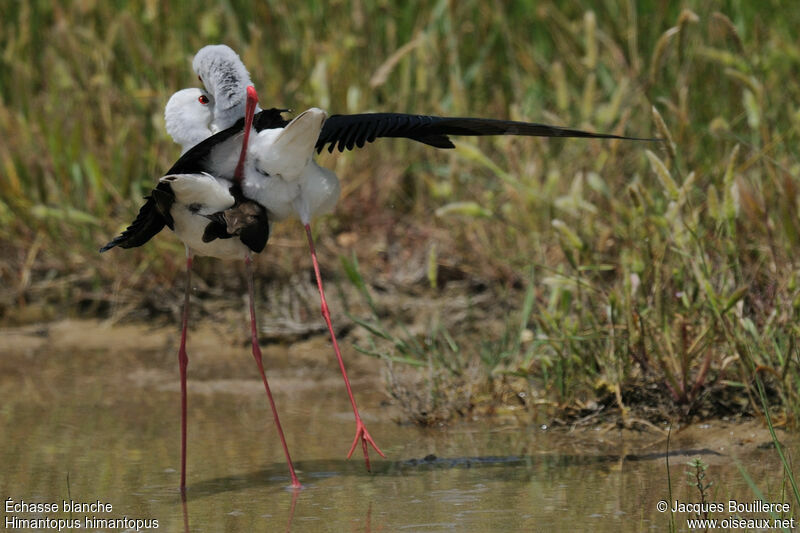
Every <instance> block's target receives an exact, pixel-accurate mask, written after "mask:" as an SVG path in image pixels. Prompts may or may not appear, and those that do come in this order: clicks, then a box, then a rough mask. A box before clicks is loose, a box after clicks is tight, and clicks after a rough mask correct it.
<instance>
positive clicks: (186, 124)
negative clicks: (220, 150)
mask: <svg viewBox="0 0 800 533" xmlns="http://www.w3.org/2000/svg"><path fill="white" fill-rule="evenodd" d="M213 119H214V101H213V98H212V97H211V96H209V95H208V93H206V92H205V91H203V90H201V89H196V88H192V89H182V90H180V91H178V92H176V93H175V94H173V95H172V96H171V97H170V99H169V101H168V102H167V106H166V107H165V108H164V121H165V123H166V126H167V133H169V135H170V137H172V140H173V141H175V142H176V143H178V144H180V145H181V146H182V147H183V152H184V153H185V152H186V151H188V150H189V149H190V148H191V147H193V146H194V145H196V144H197V143H199V142H200V141H202V140H204V139H205V138H206V137H209V136H210V135H211V133H212V132H211V122H212V121H213Z"/></svg>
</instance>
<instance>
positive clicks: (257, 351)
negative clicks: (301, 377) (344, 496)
mask: <svg viewBox="0 0 800 533" xmlns="http://www.w3.org/2000/svg"><path fill="white" fill-rule="evenodd" d="M244 262H245V265H246V266H247V292H248V294H249V296H250V335H251V337H252V340H253V358H254V359H255V360H256V365H258V371H259V372H260V373H261V380H262V381H263V382H264V389H266V391H267V398H269V406H270V407H271V408H272V417H273V418H274V419H275V427H276V428H277V429H278V436H279V437H280V439H281V445H282V446H283V453H285V454H286V463H287V464H288V465H289V475H290V476H291V477H292V487H294V488H296V489H297V488H300V487H301V486H302V485H300V482H299V481H298V480H297V476H296V475H295V473H294V466H292V458H291V457H290V456H289V447H288V446H287V445H286V438H285V437H284V436H283V428H281V421H280V419H279V418H278V409H277V407H275V401H274V400H273V399H272V392H271V391H270V389H269V383H267V375H266V374H265V373H264V362H263V361H262V356H261V348H259V346H258V329H257V328H256V308H255V303H254V300H255V289H254V282H253V261H252V259H250V254H248V255H246V256H245V258H244Z"/></svg>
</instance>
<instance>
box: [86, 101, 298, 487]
mask: <svg viewBox="0 0 800 533" xmlns="http://www.w3.org/2000/svg"><path fill="white" fill-rule="evenodd" d="M245 100H246V106H245V118H244V133H243V135H241V138H240V136H238V135H235V134H236V132H233V133H232V134H231V136H230V137H229V138H228V139H226V140H227V141H229V142H228V143H226V144H227V145H225V144H222V143H216V144H215V146H216V147H217V149H221V148H227V149H228V150H229V151H231V153H232V154H233V153H235V150H233V149H234V148H235V146H236V143H239V142H240V143H241V147H240V149H239V152H240V154H239V157H238V159H237V160H236V164H235V166H231V165H230V163H231V162H232V161H233V160H232V159H231V157H230V155H231V154H228V157H227V158H226V159H227V162H228V163H229V167H230V168H229V169H228V170H227V171H220V172H219V173H218V174H217V175H211V174H209V173H207V172H204V171H202V170H194V171H189V172H180V168H181V167H180V166H177V165H176V166H173V168H172V169H171V170H170V172H168V173H167V175H165V176H164V177H162V178H161V179H160V180H159V183H158V185H157V186H156V188H155V189H153V191H152V193H151V195H150V196H149V197H148V198H147V202H146V203H145V205H144V206H143V207H142V208H141V210H140V212H139V216H137V218H136V220H135V221H134V223H133V224H132V225H131V226H130V227H129V228H128V229H127V230H126V231H125V232H124V233H123V234H122V235H120V236H119V237H117V238H116V239H114V240H112V241H111V242H109V243H108V244H107V245H105V246H104V247H103V248H101V249H100V251H101V252H104V251H106V250H109V249H111V248H113V247H115V246H120V247H122V248H130V247H133V246H139V245H140V244H143V242H146V241H147V240H149V237H146V235H148V234H150V233H151V232H152V231H155V232H156V233H157V232H158V231H160V230H161V229H162V228H163V227H164V225H167V226H169V228H170V229H172V230H173V231H174V232H175V233H176V235H178V237H179V238H180V239H181V240H182V241H183V242H184V245H185V246H186V271H187V275H186V290H185V294H184V307H183V316H182V320H181V343H180V348H179V350H178V362H179V367H180V374H181V484H180V486H181V489H182V490H183V489H184V488H185V486H186V443H187V437H186V408H187V398H186V369H187V366H188V356H187V353H186V334H187V325H188V316H189V301H190V292H191V270H192V259H193V256H194V255H207V256H211V257H217V258H221V259H234V258H238V259H241V258H244V260H245V264H246V269H247V288H248V296H249V306H250V333H251V340H252V350H253V358H254V359H255V361H256V365H257V366H258V370H259V373H260V374H261V378H262V381H263V383H264V388H265V390H266V393H267V397H268V399H269V403H270V407H271V409H272V413H273V418H274V420H275V426H276V428H277V430H278V435H279V437H280V440H281V445H282V446H283V450H284V453H285V455H286V462H287V464H288V467H289V474H290V476H291V480H292V486H293V487H295V488H296V487H300V482H299V481H298V479H297V475H296V474H295V472H294V466H293V465H292V459H291V456H290V454H289V449H288V446H287V444H286V439H285V437H284V435H283V430H282V428H281V423H280V419H279V417H278V411H277V408H276V407H275V402H274V400H273V398H272V392H271V391H270V388H269V383H268V381H267V377H266V374H265V372H264V365H263V361H262V354H261V349H260V347H259V345H258V331H257V327H256V316H255V304H254V288H253V285H254V282H253V269H252V259H251V253H252V252H254V253H260V252H261V251H262V250H263V249H264V247H265V246H266V244H267V239H268V237H269V218H268V215H267V210H266V209H265V208H264V206H263V205H260V204H259V203H258V202H257V201H254V200H252V199H249V198H246V197H245V196H244V195H243V194H242V184H243V169H244V162H245V159H246V154H247V148H248V144H249V137H250V131H251V129H252V122H253V114H254V111H255V108H256V104H257V102H258V97H257V95H256V92H255V89H254V88H253V87H248V88H247V92H246V98H245ZM209 103H210V100H209V98H208V96H207V95H206V94H205V93H203V92H202V91H200V90H198V89H186V90H183V91H179V92H178V93H176V94H175V95H173V97H172V98H171V99H170V101H169V102H168V105H167V109H166V111H165V117H166V121H167V125H168V126H167V131H168V132H169V133H170V135H171V136H172V137H173V139H174V140H175V141H176V142H177V143H179V144H181V145H183V148H184V152H186V151H187V148H189V147H190V146H191V145H192V144H193V143H195V142H196V141H197V140H202V137H203V135H204V134H205V133H210V118H211V116H212V115H211V113H210V112H209V109H208V105H209ZM189 152H191V150H189ZM184 155H186V154H184ZM231 169H232V170H231ZM217 170H219V169H217ZM142 239H144V240H143V241H142ZM140 241H141V242H140Z"/></svg>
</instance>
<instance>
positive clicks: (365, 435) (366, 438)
mask: <svg viewBox="0 0 800 533" xmlns="http://www.w3.org/2000/svg"><path fill="white" fill-rule="evenodd" d="M304 226H305V228H306V236H307V237H308V248H309V250H311V262H312V263H314V275H316V276H317V288H318V289H319V299H320V305H321V307H322V317H323V318H324V319H325V323H326V324H328V331H329V332H330V334H331V342H332V343H333V351H334V352H336V359H337V360H338V361H339V368H340V369H341V371H342V377H343V378H344V386H345V388H347V395H348V396H349V397H350V404H351V405H352V406H353V414H354V415H355V417H356V437H355V439H353V445H352V446H350V451H349V452H348V453H347V458H348V459H350V457H352V456H353V452H354V451H355V449H356V445H357V444H358V442H359V441H361V449H362V450H363V451H364V462H365V463H366V464H367V471H368V472H369V471H371V470H370V465H369V448H368V447H367V444H369V445H370V446H372V447H373V448H375V451H376V452H378V454H380V456H381V457H386V455H384V453H383V452H382V451H381V449H380V448H378V445H377V444H375V441H374V440H372V436H371V435H370V434H369V431H367V427H366V426H365V425H364V422H362V420H361V415H359V414H358V407H357V406H356V399H355V398H353V391H352V389H351V388H350V380H349V379H348V378H347V371H346V370H345V369H344V361H343V360H342V352H341V351H339V343H338V342H336V334H334V332H333V324H332V323H331V313H330V311H329V310H328V302H327V301H325V290H324V289H323V288H322V276H321V275H320V273H319V263H317V252H316V250H315V249H314V238H313V237H312V236H311V225H310V224H304Z"/></svg>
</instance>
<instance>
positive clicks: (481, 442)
mask: <svg viewBox="0 0 800 533" xmlns="http://www.w3.org/2000/svg"><path fill="white" fill-rule="evenodd" d="M166 344H168V346H167V348H170V346H171V345H170V344H169V343H166ZM64 350H65V351H64ZM64 350H59V349H58V345H56V349H47V350H45V349H44V348H37V349H32V350H27V351H25V350H20V351H18V352H11V353H9V352H6V353H3V355H2V357H0V397H2V398H3V402H2V404H0V434H2V435H3V439H2V440H0V493H2V494H4V495H5V497H10V498H13V499H15V500H22V499H25V500H29V501H59V500H60V499H67V498H70V499H72V500H75V501H79V502H80V501H87V502H91V501H95V500H100V501H103V502H108V503H111V504H113V508H114V511H113V513H109V515H108V516H105V517H106V518H113V517H122V516H128V517H131V518H134V517H135V518H141V519H158V520H159V524H160V527H159V529H162V530H166V531H192V532H193V533H198V532H200V533H202V532H218V531H232V532H238V531H242V532H244V531H247V532H249V531H264V530H269V531H283V530H285V531H359V532H360V531H398V530H402V531H441V530H453V529H454V530H458V531H491V530H542V529H554V530H591V531H642V530H647V529H655V530H659V531H661V530H663V529H665V526H667V525H668V519H669V517H668V516H665V515H663V514H661V513H658V512H657V511H656V502H658V500H661V499H665V498H666V497H667V494H668V492H667V491H668V486H667V485H668V484H667V473H666V468H665V461H664V460H663V454H662V453H661V452H660V450H662V449H663V445H660V444H657V445H655V446H654V447H653V448H652V449H649V450H645V451H644V452H641V451H634V452H629V451H628V450H627V449H626V448H625V444H624V442H622V441H620V442H615V443H614V444H615V447H614V448H613V452H614V453H608V450H609V446H608V442H607V443H606V445H604V446H605V447H604V449H605V450H606V451H604V452H602V453H600V452H599V449H600V447H599V445H598V446H595V449H591V448H586V447H581V446H579V445H578V444H577V443H576V439H574V438H571V437H569V436H567V437H566V438H558V434H557V433H552V432H542V431H539V430H538V429H537V428H536V427H535V426H530V427H527V426H524V425H522V426H520V425H517V426H510V427H501V426H497V425H496V424H494V423H492V422H491V421H477V422H473V423H464V424H459V425H456V426H453V427H452V428H449V429H427V430H426V429H419V428H416V427H413V426H400V425H397V424H395V423H394V422H393V421H392V420H391V419H390V417H388V416H387V415H386V414H385V412H384V411H383V408H382V407H380V400H381V396H380V395H378V394H376V395H374V396H368V395H363V396H362V397H360V398H359V404H360V405H363V406H364V407H365V408H366V409H365V412H364V416H365V417H369V418H368V421H369V427H370V431H372V432H373V434H374V435H375V437H376V438H377V439H378V441H379V442H380V443H381V446H382V447H383V448H384V451H386V452H387V455H388V456H389V458H390V459H388V460H378V461H374V462H373V473H371V474H370V473H367V472H366V471H365V469H364V464H363V462H362V461H360V460H350V461H348V460H345V459H344V456H345V454H346V453H347V450H348V449H349V446H350V443H351V441H350V439H351V437H352V435H351V431H352V412H350V411H349V405H348V403H347V397H346V396H345V395H344V393H343V391H342V390H341V380H340V378H339V377H338V375H337V374H336V369H335V368H334V369H333V370H332V371H331V379H330V380H329V381H325V380H324V379H320V378H319V374H317V375H310V376H309V375H305V374H302V373H298V372H300V371H298V370H296V369H292V368H290V367H289V366H288V365H287V366H284V367H278V368H276V365H272V366H271V370H270V376H269V377H270V382H271V383H272V382H273V381H274V382H275V386H274V389H275V393H276V397H275V400H276V402H277V404H278V408H279V409H280V411H281V419H282V422H283V423H284V429H285V431H286V436H287V440H288V442H289V446H290V449H291V451H292V455H293V457H296V458H297V462H296V467H297V470H298V476H299V477H300V481H301V482H302V483H303V485H304V486H303V488H302V489H301V490H299V491H295V490H290V489H288V487H289V477H288V473H287V471H286V466H285V463H284V459H283V454H282V450H281V447H280V444H279V442H278V440H277V435H276V433H275V430H274V428H273V427H272V422H271V417H270V413H269V408H268V406H267V405H266V402H265V401H264V399H263V390H262V389H260V382H259V381H258V379H257V376H252V368H251V363H252V360H251V359H249V358H248V357H246V356H247V353H246V352H245V351H243V350H234V352H235V357H233V358H232V359H231V360H230V361H227V360H226V361H225V365H227V366H224V365H223V366H214V367H213V368H214V370H213V371H210V370H209V369H208V368H204V363H203V361H204V359H203V354H202V352H201V351H200V350H199V349H198V350H197V351H196V352H197V357H196V358H195V360H194V361H193V363H192V364H190V376H189V378H190V380H189V400H190V402H191V409H190V413H189V421H188V423H189V449H188V480H187V482H188V485H187V490H186V493H185V496H184V497H182V496H181V494H180V491H179V490H178V488H177V487H178V484H179V476H180V464H179V462H180V449H179V446H180V431H179V427H178V426H179V424H178V422H179V416H180V410H179V405H178V387H177V370H176V369H175V368H174V364H175V363H174V350H171V349H166V348H163V347H159V346H149V347H148V346H144V347H143V348H141V349H137V347H136V346H133V347H131V348H129V349H128V350H122V351H115V352H113V354H112V355H113V357H112V355H110V351H109V350H108V349H107V348H103V347H102V346H98V347H97V349H94V350H84V351H78V350H76V349H69V350H66V349H64ZM211 355H216V354H210V355H209V356H208V357H207V359H205V360H206V361H208V363H206V364H208V365H219V364H220V363H219V362H218V360H217V359H215V358H214V357H211ZM239 356H241V357H239ZM190 357H191V354H190ZM33 361H46V364H42V365H38V366H34V365H33V364H32V362H33ZM192 365H193V366H192ZM239 365H241V366H239ZM23 370H24V371H23ZM193 372H194V374H193ZM322 373H323V372H320V374H322ZM247 376H251V377H252V379H248V378H247ZM201 378H202V379H201ZM220 378H224V383H223V384H221V383H220V382H222V381H223V380H222V379H220ZM301 382H305V383H311V384H313V385H314V386H307V387H298V386H294V384H296V383H301ZM328 382H330V386H328V385H327V383H328ZM222 385H224V386H222ZM735 430H736V432H737V433H736V435H735V436H731V437H730V442H728V443H727V444H726V445H727V446H728V448H726V449H725V450H723V451H722V452H720V448H719V447H714V449H713V450H712V449H703V448H702V447H692V449H687V450H684V455H674V457H675V459H674V461H673V460H672V459H671V460H670V464H671V465H672V471H671V479H672V489H673V491H674V494H673V497H674V498H680V499H682V500H683V501H689V502H691V501H696V498H697V497H696V495H694V494H693V493H692V492H691V491H692V489H691V488H690V487H688V486H687V484H686V483H684V481H685V479H686V474H685V471H686V470H687V469H688V467H686V466H685V463H686V462H687V461H688V460H689V458H690V457H696V456H700V457H701V458H703V460H704V461H706V462H707V463H709V464H710V465H711V466H710V467H709V469H708V471H707V475H708V476H709V480H712V481H714V483H715V485H714V487H715V490H716V491H717V493H715V495H713V497H714V498H716V499H717V500H719V499H722V498H738V499H739V500H740V501H750V500H752V499H753V497H754V496H753V492H752V489H751V488H750V487H749V486H748V485H747V483H746V481H745V480H744V478H743V477H742V475H741V474H740V472H739V471H738V469H737V468H736V466H735V464H734V462H733V461H732V459H731V457H733V456H734V455H735V453H736V451H737V446H739V445H740V443H741V442H743V441H747V440H752V438H751V437H750V436H748V435H742V434H741V428H736V429H735ZM732 431H733V430H732ZM599 440H600V437H598V442H599ZM755 444H758V442H757V441H756V442H755ZM752 448H753V450H754V451H753V452H752V453H748V454H747V455H736V456H737V457H741V460H742V461H743V463H744V466H745V468H746V469H747V471H748V473H749V474H750V476H751V477H752V478H753V479H754V480H755V481H756V483H759V485H760V487H761V489H762V490H763V491H764V492H765V494H767V496H768V497H769V498H772V497H774V496H775V495H776V494H778V495H779V494H780V490H781V488H780V481H781V480H780V476H778V475H776V473H777V472H780V466H779V464H778V462H777V460H776V457H775V454H774V451H772V450H768V449H767V450H760V449H758V448H757V447H756V446H752ZM677 452H678V451H677V450H676V451H674V452H673V454H676V453H677ZM720 453H723V455H720ZM67 474H69V480H70V481H69V484H67V483H66V481H65V480H66V477H67ZM769 480H774V482H772V481H769Z"/></svg>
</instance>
